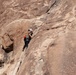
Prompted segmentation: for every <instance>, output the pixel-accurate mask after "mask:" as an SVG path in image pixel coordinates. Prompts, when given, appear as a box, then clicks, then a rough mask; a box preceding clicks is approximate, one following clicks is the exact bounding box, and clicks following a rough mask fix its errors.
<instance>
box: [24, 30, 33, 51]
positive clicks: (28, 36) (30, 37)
mask: <svg viewBox="0 0 76 75" xmlns="http://www.w3.org/2000/svg"><path fill="white" fill-rule="evenodd" d="M32 35H33V30H32V29H28V33H27V34H26V35H25V36H24V43H25V45H24V47H23V51H24V49H25V48H26V49H27V48H28V44H29V43H30V41H31V39H32Z"/></svg>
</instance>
